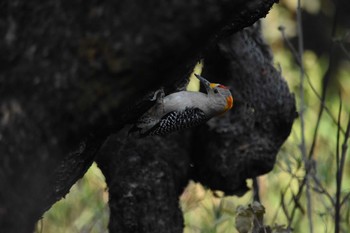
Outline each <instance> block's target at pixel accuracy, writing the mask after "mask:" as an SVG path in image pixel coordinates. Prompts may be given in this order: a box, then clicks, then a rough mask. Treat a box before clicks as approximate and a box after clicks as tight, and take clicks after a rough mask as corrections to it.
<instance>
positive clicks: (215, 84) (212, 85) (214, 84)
mask: <svg viewBox="0 0 350 233" xmlns="http://www.w3.org/2000/svg"><path fill="white" fill-rule="evenodd" d="M219 85H220V84H218V83H210V87H211V88H214V87H217V86H219Z"/></svg>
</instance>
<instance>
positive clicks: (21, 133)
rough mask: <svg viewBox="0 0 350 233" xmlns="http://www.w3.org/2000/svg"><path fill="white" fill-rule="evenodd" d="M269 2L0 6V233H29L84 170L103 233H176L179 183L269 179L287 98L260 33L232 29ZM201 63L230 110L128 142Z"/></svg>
mask: <svg viewBox="0 0 350 233" xmlns="http://www.w3.org/2000/svg"><path fill="white" fill-rule="evenodd" d="M274 2H275V0H265V1H260V0H250V1H247V0H230V1H229V0H220V1H212V0H204V1H195V0H193V1H191V0H190V1H187V0H186V1H163V2H162V1H155V0H154V1H153V0H151V1H133V0H131V1H130V0H118V1H112V0H105V1H92V0H88V1H86V0H84V1H83V0H75V1H64V0H47V1H39V0H31V1H25V0H16V1H13V0H5V1H1V3H0V231H1V232H32V231H33V227H34V224H35V222H36V221H37V220H38V219H39V218H40V217H41V216H42V214H43V213H44V212H45V211H46V210H48V209H49V208H50V207H51V206H52V204H54V203H55V202H56V201H58V200H60V199H61V198H62V197H63V196H64V195H66V194H67V192H68V191H69V189H70V187H71V186H72V185H73V184H74V183H75V182H76V181H77V180H78V179H79V178H81V177H82V176H83V175H84V173H85V172H86V170H87V169H88V168H89V166H90V165H91V163H92V162H93V161H94V160H96V161H97V162H98V165H99V167H100V168H101V170H102V172H103V174H104V175H105V176H106V180H107V184H108V187H109V192H110V203H109V205H110V209H111V219H110V224H109V228H110V232H111V233H112V232H182V229H183V220H182V214H181V211H180V209H179V207H178V206H179V205H178V196H179V194H180V193H181V192H182V190H183V188H184V186H185V185H186V184H187V182H188V180H189V179H195V180H198V181H200V182H202V183H204V184H205V185H207V186H208V187H210V188H213V189H220V190H223V191H225V192H226V193H228V194H239V193H242V192H244V191H245V190H246V188H245V179H246V178H248V177H255V176H257V175H259V174H262V173H266V172H268V171H269V170H270V169H271V168H272V166H273V164H274V161H275V156H276V153H277V151H278V149H279V147H280V146H281V144H282V143H283V141H284V140H285V139H286V137H287V136H288V135H289V132H290V128H291V125H292V122H293V119H294V112H295V107H294V98H293V97H292V96H291V94H290V93H289V90H288V88H287V86H286V83H285V82H284V81H283V79H282V78H281V76H280V73H279V72H277V71H276V70H275V69H274V68H273V66H272V61H271V55H270V54H269V49H268V48H267V46H266V45H265V44H264V43H263V42H262V40H261V35H260V32H259V25H258V24H256V25H255V26H251V27H250V28H248V29H243V28H246V27H249V26H250V25H252V24H253V23H254V22H256V21H257V20H258V19H259V18H261V17H263V16H265V15H266V14H267V12H268V10H269V9H270V7H271V6H272V4H273V3H274ZM200 58H204V60H205V69H204V76H205V77H206V78H207V79H208V80H210V81H212V82H221V83H224V84H232V90H233V95H234V97H235V99H236V102H235V107H234V109H233V110H232V111H231V112H229V113H228V114H226V115H224V116H223V117H220V118H217V119H213V120H212V121H210V122H208V123H207V124H205V125H203V126H201V127H199V128H197V129H193V130H188V131H185V132H180V133H175V134H172V135H169V136H166V137H150V138H144V139H135V138H131V137H127V128H128V124H130V123H132V122H133V121H135V119H137V118H138V117H139V116H140V115H141V114H142V113H143V112H144V111H145V110H146V109H147V108H148V107H149V106H150V104H152V103H151V102H150V101H149V98H148V97H149V96H150V95H151V94H152V92H153V91H155V90H156V89H158V88H159V87H160V86H165V91H166V92H167V93H170V92H172V91H175V90H176V89H182V88H184V86H185V84H186V82H187V79H186V77H187V76H188V74H189V73H190V72H191V69H192V67H193V65H194V64H195V63H196V62H197V61H198V60H199V59H200ZM102 144H103V146H102ZM101 146H102V148H101Z"/></svg>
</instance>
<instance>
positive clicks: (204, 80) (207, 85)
mask: <svg viewBox="0 0 350 233" xmlns="http://www.w3.org/2000/svg"><path fill="white" fill-rule="evenodd" d="M194 75H195V76H196V77H197V78H198V79H199V81H200V82H201V83H202V84H203V85H204V87H205V89H206V90H207V92H209V90H210V82H209V81H208V80H206V79H205V78H203V77H202V76H200V75H198V74H194Z"/></svg>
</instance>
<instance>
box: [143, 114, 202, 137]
mask: <svg viewBox="0 0 350 233" xmlns="http://www.w3.org/2000/svg"><path fill="white" fill-rule="evenodd" d="M207 119H208V118H207V116H206V115H205V113H204V112H203V111H202V110H200V109H198V108H186V109H185V110H183V111H178V112H177V111H174V112H169V113H168V114H166V115H165V116H164V117H162V119H161V120H160V121H159V122H158V123H157V124H156V125H155V126H153V127H152V128H151V129H150V130H148V131H147V132H146V133H144V135H143V136H147V135H166V134H168V133H171V132H174V131H179V130H182V129H187V128H191V127H195V126H198V125H200V124H202V123H204V122H205V121H207Z"/></svg>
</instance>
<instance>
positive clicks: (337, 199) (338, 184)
mask: <svg viewBox="0 0 350 233" xmlns="http://www.w3.org/2000/svg"><path fill="white" fill-rule="evenodd" d="M339 100H340V103H339V112H338V130H337V142H336V153H335V161H336V174H335V178H336V194H335V205H334V232H335V233H339V231H340V228H339V227H340V191H341V180H340V179H339V178H340V177H339V173H340V153H339V144H340V130H339V128H340V121H341V112H342V103H343V102H342V99H341V96H340V94H339Z"/></svg>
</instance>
